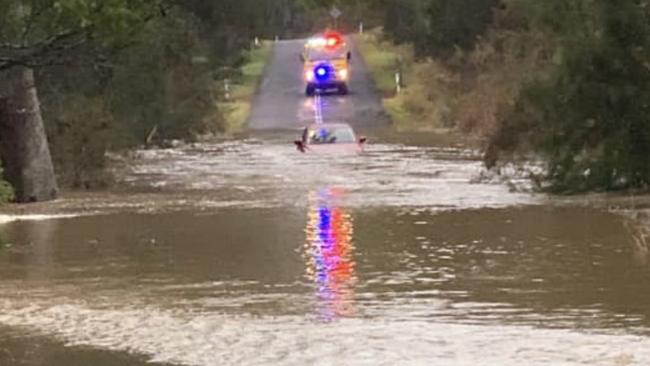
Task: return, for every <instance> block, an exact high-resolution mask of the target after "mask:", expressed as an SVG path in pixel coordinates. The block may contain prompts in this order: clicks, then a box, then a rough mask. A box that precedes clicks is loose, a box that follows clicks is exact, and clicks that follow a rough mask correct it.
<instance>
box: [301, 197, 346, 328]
mask: <svg viewBox="0 0 650 366" xmlns="http://www.w3.org/2000/svg"><path fill="white" fill-rule="evenodd" d="M344 194H345V191H344V189H342V188H324V189H320V190H317V191H314V192H311V193H310V195H309V215H308V220H307V228H306V229H305V232H306V234H307V243H306V244H305V259H306V262H307V276H308V277H309V278H310V279H311V280H312V281H313V282H314V283H315V285H316V296H317V301H318V302H317V307H318V310H317V312H318V315H319V318H321V319H323V320H326V321H331V320H334V319H337V318H339V317H346V316H352V315H354V314H355V308H354V296H355V294H354V286H355V284H356V281H357V277H356V276H357V275H356V269H355V266H356V262H355V260H354V257H353V256H354V244H353V237H354V221H353V218H352V216H351V215H350V214H349V213H347V212H346V211H345V210H344V209H343V208H341V207H338V205H337V201H338V200H340V199H342V196H343V195H344Z"/></svg>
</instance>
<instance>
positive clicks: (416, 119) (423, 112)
mask: <svg viewBox="0 0 650 366" xmlns="http://www.w3.org/2000/svg"><path fill="white" fill-rule="evenodd" d="M355 40H356V42H357V45H358V47H359V50H360V52H361V53H362V54H363V57H364V60H365V62H366V65H367V66H368V69H369V71H370V73H371V75H372V78H373V79H374V82H375V86H376V88H377V90H378V92H379V93H380V94H381V96H382V98H383V104H384V108H385V109H386V112H387V113H388V115H389V116H390V118H391V120H392V122H393V127H394V128H395V129H397V130H411V131H412V130H421V131H443V132H444V131H447V130H448V129H449V127H450V125H451V123H450V121H449V116H450V112H451V108H450V105H451V104H452V102H453V100H452V99H451V97H450V95H449V93H448V91H449V89H450V86H451V85H450V84H453V83H454V81H455V80H454V78H453V77H452V76H451V74H450V73H449V72H447V71H446V70H445V69H444V68H443V67H440V66H439V65H437V64H436V63H434V62H433V61H430V60H422V61H420V60H416V58H415V56H414V53H413V49H412V47H411V46H407V45H395V44H393V43H391V42H388V41H385V40H383V39H382V33H381V30H373V31H371V32H367V33H366V34H363V35H357V36H356V38H355ZM396 73H399V74H400V85H401V91H400V92H399V93H397V85H396V79H395V74H396Z"/></svg>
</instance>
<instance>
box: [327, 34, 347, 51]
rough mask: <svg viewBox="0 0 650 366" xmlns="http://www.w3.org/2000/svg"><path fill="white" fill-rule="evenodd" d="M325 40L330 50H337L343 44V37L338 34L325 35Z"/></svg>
mask: <svg viewBox="0 0 650 366" xmlns="http://www.w3.org/2000/svg"><path fill="white" fill-rule="evenodd" d="M325 40H326V45H327V47H329V48H335V47H338V46H340V45H342V44H343V37H342V36H341V35H340V34H338V33H327V34H325Z"/></svg>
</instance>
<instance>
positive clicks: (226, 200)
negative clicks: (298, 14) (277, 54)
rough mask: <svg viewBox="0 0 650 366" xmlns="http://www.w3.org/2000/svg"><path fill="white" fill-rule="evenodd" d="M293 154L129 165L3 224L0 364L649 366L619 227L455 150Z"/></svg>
mask: <svg viewBox="0 0 650 366" xmlns="http://www.w3.org/2000/svg"><path fill="white" fill-rule="evenodd" d="M291 140H292V139H291V137H288V138H287V135H286V134H282V135H277V134H276V135H271V136H253V137H247V138H242V139H235V140H227V141H220V142H211V143H201V144H195V145H189V146H184V147H180V148H177V149H169V150H148V151H141V152H138V153H137V154H136V156H135V157H134V160H133V161H131V162H130V163H129V164H121V163H117V164H116V168H115V169H116V172H117V173H118V177H119V180H120V183H119V185H118V189H116V190H115V191H114V192H113V193H110V194H109V193H102V194H76V195H70V196H68V197H66V198H64V199H62V200H59V201H57V202H54V203H48V204H38V205H35V206H29V207H28V208H23V207H21V208H8V209H6V210H5V213H3V214H2V215H0V221H1V222H2V224H1V225H0V238H1V239H0V243H1V244H0V294H2V297H1V298H0V365H11V366H13V365H25V366H68V365H99V366H108V365H116V366H117V365H147V364H151V363H154V364H160V365H193V366H213V365H275V364H277V365H331V364H344V365H463V366H464V365H468V366H470V365H472V366H474V365H499V366H508V365H513V366H514V365H554V366H556V365H590V366H591V365H612V366H620V365H649V364H650V319H649V318H648V315H649V313H650V291H649V290H650V276H649V275H648V271H647V264H646V263H647V260H644V258H645V254H647V253H645V252H643V251H642V250H640V249H639V247H638V246H635V245H634V243H635V240H634V237H633V236H631V234H630V231H629V228H628V226H627V225H626V222H625V220H624V219H623V217H622V216H619V215H616V214H613V213H610V212H608V211H607V210H603V209H597V208H590V207H589V206H588V205H583V204H578V203H571V202H558V201H555V200H553V199H550V198H547V197H545V196H541V195H532V194H528V193H512V192H511V190H510V187H509V186H508V185H506V184H501V183H486V182H483V183H478V182H477V180H476V178H477V177H478V176H479V173H480V172H481V164H480V162H479V161H478V160H477V159H475V158H476V156H475V153H474V152H473V151H472V150H469V149H466V148H463V147H460V146H457V145H454V144H443V145H441V146H437V147H426V146H424V147H423V146H415V145H409V144H393V143H388V142H381V141H377V142H376V143H374V144H371V145H370V146H369V147H368V151H367V152H366V153H365V154H363V155H360V156H337V157H335V158H332V157H324V156H304V155H300V154H298V153H297V152H296V151H295V150H294V149H293V147H292V145H291ZM371 140H372V138H371ZM375 140H379V138H375ZM576 201H578V202H579V201H580V199H577V200H576ZM635 248H636V250H635Z"/></svg>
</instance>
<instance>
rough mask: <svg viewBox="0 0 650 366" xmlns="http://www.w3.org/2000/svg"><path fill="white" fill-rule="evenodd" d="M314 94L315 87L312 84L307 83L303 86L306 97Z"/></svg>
mask: <svg viewBox="0 0 650 366" xmlns="http://www.w3.org/2000/svg"><path fill="white" fill-rule="evenodd" d="M314 94H316V88H315V87H314V86H313V85H307V87H306V88H305V95H307V96H308V97H313V96H314Z"/></svg>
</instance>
